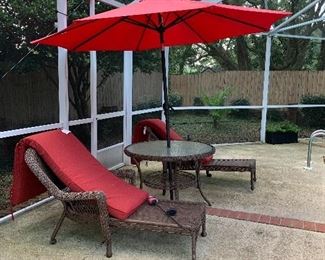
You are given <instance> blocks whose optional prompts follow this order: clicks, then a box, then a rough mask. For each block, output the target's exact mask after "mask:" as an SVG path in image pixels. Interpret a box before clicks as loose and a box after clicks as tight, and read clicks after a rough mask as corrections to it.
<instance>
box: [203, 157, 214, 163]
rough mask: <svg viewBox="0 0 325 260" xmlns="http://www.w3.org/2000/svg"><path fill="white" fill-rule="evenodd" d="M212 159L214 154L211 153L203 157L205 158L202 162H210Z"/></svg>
mask: <svg viewBox="0 0 325 260" xmlns="http://www.w3.org/2000/svg"><path fill="white" fill-rule="evenodd" d="M212 159H213V155H209V156H207V157H205V158H203V159H202V160H201V163H202V164H207V163H208V162H210V161H211V160H212Z"/></svg>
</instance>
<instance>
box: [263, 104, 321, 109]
mask: <svg viewBox="0 0 325 260" xmlns="http://www.w3.org/2000/svg"><path fill="white" fill-rule="evenodd" d="M267 107H268V108H304V107H305V108H308V107H310V108H311V107H315V108H316V107H325V104H324V105H323V104H317V105H316V104H315V105H308V104H297V105H268V106H267Z"/></svg>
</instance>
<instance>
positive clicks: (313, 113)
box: [301, 95, 325, 128]
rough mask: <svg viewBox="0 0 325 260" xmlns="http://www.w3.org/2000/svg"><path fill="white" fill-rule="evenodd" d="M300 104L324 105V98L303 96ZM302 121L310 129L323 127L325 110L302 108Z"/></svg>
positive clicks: (324, 124)
mask: <svg viewBox="0 0 325 260" xmlns="http://www.w3.org/2000/svg"><path fill="white" fill-rule="evenodd" d="M301 104H315V105H316V104H322V105H324V104H325V96H324V95H319V96H304V97H302V99H301ZM301 113H302V115H303V121H304V122H306V123H307V124H308V125H309V126H312V127H320V128H323V127H325V108H324V107H317V108H302V109H301Z"/></svg>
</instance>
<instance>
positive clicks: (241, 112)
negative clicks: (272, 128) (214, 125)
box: [230, 98, 251, 118]
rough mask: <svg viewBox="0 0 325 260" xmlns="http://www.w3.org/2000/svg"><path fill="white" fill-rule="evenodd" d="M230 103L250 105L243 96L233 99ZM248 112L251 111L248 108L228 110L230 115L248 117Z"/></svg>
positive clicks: (233, 104)
mask: <svg viewBox="0 0 325 260" xmlns="http://www.w3.org/2000/svg"><path fill="white" fill-rule="evenodd" d="M230 104H231V105H232V106H250V103H249V101H248V100H247V99H245V98H239V99H236V100H233V101H232V102H231V103H230ZM250 112H251V111H250V110H249V109H232V110H231V111H230V115H232V116H234V117H240V118H248V117H249V116H250V115H251V113H250Z"/></svg>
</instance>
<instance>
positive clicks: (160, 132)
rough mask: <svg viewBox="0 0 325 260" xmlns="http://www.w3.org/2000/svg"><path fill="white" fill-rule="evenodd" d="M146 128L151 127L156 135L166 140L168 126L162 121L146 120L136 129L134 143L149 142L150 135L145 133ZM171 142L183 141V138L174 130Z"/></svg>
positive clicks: (140, 122) (137, 125)
mask: <svg viewBox="0 0 325 260" xmlns="http://www.w3.org/2000/svg"><path fill="white" fill-rule="evenodd" d="M145 127H150V128H151V130H152V131H153V132H154V134H155V135H156V136H157V137H158V138H159V139H160V140H165V139H166V136H167V134H166V124H165V122H163V121H162V120H160V119H145V120H141V121H139V122H138V123H137V124H136V125H135V127H134V134H133V137H132V143H139V142H145V141H148V134H147V133H143V130H144V128H145ZM170 140H174V141H181V140H183V138H182V137H181V136H180V135H179V134H177V133H176V132H175V131H174V130H173V129H172V128H171V129H170Z"/></svg>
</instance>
